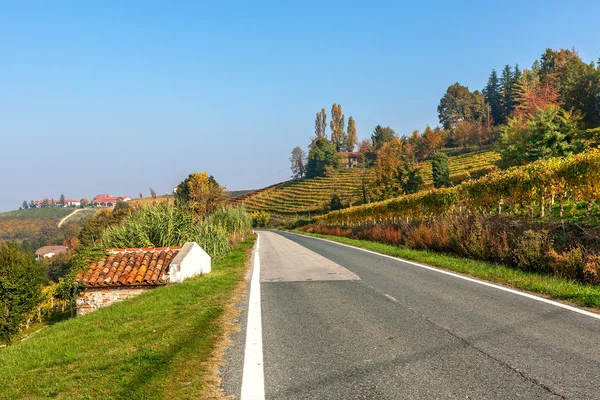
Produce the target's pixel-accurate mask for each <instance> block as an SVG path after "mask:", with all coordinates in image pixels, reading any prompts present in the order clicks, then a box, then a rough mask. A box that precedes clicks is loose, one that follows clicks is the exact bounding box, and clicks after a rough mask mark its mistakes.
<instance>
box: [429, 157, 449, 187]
mask: <svg viewBox="0 0 600 400" xmlns="http://www.w3.org/2000/svg"><path fill="white" fill-rule="evenodd" d="M431 170H432V173H433V186H435V187H436V188H441V187H448V186H450V168H449V167H448V156H447V155H446V153H441V152H440V153H436V154H435V155H434V156H433V160H432V161H431Z"/></svg>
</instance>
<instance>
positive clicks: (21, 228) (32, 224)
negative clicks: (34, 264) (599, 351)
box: [0, 207, 73, 239]
mask: <svg viewBox="0 0 600 400" xmlns="http://www.w3.org/2000/svg"><path fill="white" fill-rule="evenodd" d="M72 212H73V208H60V207H49V208H29V209H27V210H17V211H10V212H5V213H0V239H23V238H30V237H32V236H36V235H39V234H42V233H44V232H47V231H51V230H55V229H56V225H57V224H58V222H59V221H60V220H61V219H62V218H64V217H66V216H67V215H69V214H70V213H72Z"/></svg>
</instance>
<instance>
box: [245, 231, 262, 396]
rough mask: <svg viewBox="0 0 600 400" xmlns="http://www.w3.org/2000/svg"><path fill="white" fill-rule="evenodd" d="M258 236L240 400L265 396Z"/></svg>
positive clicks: (258, 239)
mask: <svg viewBox="0 0 600 400" xmlns="http://www.w3.org/2000/svg"><path fill="white" fill-rule="evenodd" d="M259 242H260V236H258V238H257V239H256V247H255V249H254V267H253V270H252V279H251V281H250V300H249V302H248V327H247V328H246V350H245V352H244V372H243V377H242V396H241V397H242V400H263V399H264V398H265V373H264V368H263V347H262V317H261V309H260V258H259V255H258V250H259Z"/></svg>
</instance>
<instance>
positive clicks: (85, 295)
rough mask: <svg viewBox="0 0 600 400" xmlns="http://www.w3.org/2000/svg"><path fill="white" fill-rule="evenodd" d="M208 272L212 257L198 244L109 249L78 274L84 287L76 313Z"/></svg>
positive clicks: (88, 310) (78, 280)
mask: <svg viewBox="0 0 600 400" xmlns="http://www.w3.org/2000/svg"><path fill="white" fill-rule="evenodd" d="M210 271H211V258H210V256H209V255H208V254H206V252H205V251H204V250H202V248H200V246H198V244H196V243H192V242H189V243H186V244H184V245H183V246H172V247H162V248H142V249H112V250H110V251H109V252H108V254H107V255H105V256H104V257H103V258H102V259H100V260H98V261H94V262H92V263H91V264H90V265H89V268H88V271H87V272H86V273H85V274H79V276H77V283H78V284H79V285H80V286H82V288H83V290H82V292H81V293H80V294H79V296H78V297H77V315H84V314H87V313H89V312H92V311H94V310H96V309H98V308H100V307H104V306H107V305H110V304H112V303H114V302H117V301H121V300H124V299H127V298H130V297H134V296H137V295H139V294H141V293H144V292H146V291H148V290H152V289H155V288H157V287H160V286H164V285H167V284H171V283H178V282H182V281H183V280H184V279H186V278H189V277H192V276H195V275H200V274H206V273H209V272H210Z"/></svg>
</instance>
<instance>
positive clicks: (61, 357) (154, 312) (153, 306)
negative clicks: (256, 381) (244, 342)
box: [0, 235, 255, 399]
mask: <svg viewBox="0 0 600 400" xmlns="http://www.w3.org/2000/svg"><path fill="white" fill-rule="evenodd" d="M254 241H255V236H254V235H246V237H245V240H244V241H243V242H239V243H237V244H236V245H235V246H234V247H233V250H232V251H231V252H230V253H228V254H227V255H226V256H224V257H223V258H221V259H220V260H219V261H217V262H216V263H214V265H213V271H212V272H211V273H210V274H208V275H205V276H202V277H199V278H192V279H189V280H186V281H185V282H183V283H181V284H177V285H170V286H166V287H162V288H158V289H155V290H153V291H150V292H147V293H145V294H142V295H140V296H138V297H136V298H133V299H129V300H127V301H125V302H122V303H117V304H114V305H111V306H110V307H106V308H103V309H100V310H98V311H95V312H93V313H91V314H89V315H86V316H83V317H78V318H75V319H69V320H67V321H63V322H60V323H56V324H54V325H52V326H50V327H48V328H46V329H44V330H42V331H40V332H38V333H37V334H36V335H35V336H33V337H31V338H30V339H27V340H25V341H23V342H19V343H15V344H13V345H12V346H9V347H7V348H5V349H0V398H6V399H18V398H29V399H32V398H47V397H53V398H57V399H73V398H113V399H192V398H212V397H214V395H215V393H216V392H215V391H216V390H217V386H218V382H216V381H215V376H216V374H215V373H214V368H215V367H216V365H215V364H214V363H215V361H211V360H212V356H213V355H214V353H215V351H217V349H218V347H219V346H220V345H221V344H222V340H223V337H224V335H225V333H226V329H227V328H226V327H227V326H228V323H227V321H225V319H224V318H225V317H226V316H227V317H228V318H231V317H232V315H231V314H230V313H231V308H232V302H233V301H234V297H235V296H236V295H237V294H238V293H239V291H240V290H241V288H242V286H243V285H244V274H245V272H246V266H247V263H248V259H249V256H250V253H251V251H252V247H253V245H254ZM227 314H230V315H227Z"/></svg>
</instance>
